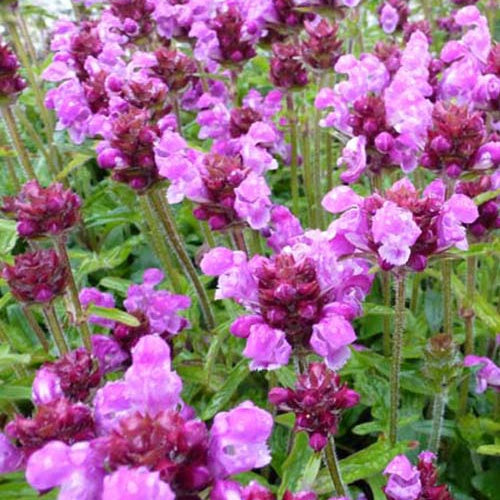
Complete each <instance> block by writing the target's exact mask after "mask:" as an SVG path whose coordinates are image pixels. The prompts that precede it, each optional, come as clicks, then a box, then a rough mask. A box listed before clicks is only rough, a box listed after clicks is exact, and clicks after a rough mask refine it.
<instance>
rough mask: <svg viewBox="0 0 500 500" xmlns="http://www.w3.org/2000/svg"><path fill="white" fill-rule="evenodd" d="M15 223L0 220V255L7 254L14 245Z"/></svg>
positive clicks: (15, 235) (15, 238) (15, 237)
mask: <svg viewBox="0 0 500 500" xmlns="http://www.w3.org/2000/svg"><path fill="white" fill-rule="evenodd" d="M16 225H17V224H16V221H13V220H9V219H0V255H6V254H8V253H9V252H10V251H11V250H12V249H13V248H14V245H15V244H16V241H17V229H16Z"/></svg>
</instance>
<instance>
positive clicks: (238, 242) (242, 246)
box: [231, 227, 249, 255]
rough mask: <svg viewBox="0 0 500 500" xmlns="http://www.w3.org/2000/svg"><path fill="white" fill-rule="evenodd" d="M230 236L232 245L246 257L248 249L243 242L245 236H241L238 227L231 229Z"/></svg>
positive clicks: (241, 233) (241, 232)
mask: <svg viewBox="0 0 500 500" xmlns="http://www.w3.org/2000/svg"><path fill="white" fill-rule="evenodd" d="M231 234H232V236H233V240H234V244H235V245H236V248H237V249H238V250H240V251H241V252H245V253H246V254H247V255H249V253H248V247H247V243H246V241H245V235H244V234H243V231H242V230H241V228H240V227H233V228H232V229H231Z"/></svg>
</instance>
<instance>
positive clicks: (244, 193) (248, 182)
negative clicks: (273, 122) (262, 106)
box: [156, 124, 272, 230]
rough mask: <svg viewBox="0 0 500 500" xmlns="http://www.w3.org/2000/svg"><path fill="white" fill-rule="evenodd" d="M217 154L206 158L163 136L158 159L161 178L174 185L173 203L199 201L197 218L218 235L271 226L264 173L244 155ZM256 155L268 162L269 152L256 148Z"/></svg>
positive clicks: (178, 140) (171, 189) (170, 195)
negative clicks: (235, 229)
mask: <svg viewBox="0 0 500 500" xmlns="http://www.w3.org/2000/svg"><path fill="white" fill-rule="evenodd" d="M256 125H257V124H254V125H252V127H255V126H256ZM251 133H252V132H251V131H250V132H249V134H248V135H249V136H250V134H251ZM271 133H272V131H271ZM213 149H215V150H214V151H212V152H210V153H206V154H203V153H201V152H199V151H197V150H193V149H189V148H188V147H187V143H186V142H185V141H184V139H183V138H182V137H180V136H179V135H178V134H176V133H173V132H169V131H165V132H164V134H163V136H162V139H161V141H160V143H159V144H158V146H157V148H156V159H157V163H158V165H159V167H160V174H161V175H162V176H164V177H166V178H168V179H169V180H170V181H171V185H170V187H169V189H168V200H169V202H170V203H178V202H180V201H181V200H182V199H183V198H184V197H186V198H189V199H191V200H193V201H195V202H196V203H197V204H198V206H197V207H196V209H195V210H194V215H195V217H197V218H198V219H200V220H207V221H208V224H209V225H210V227H211V228H212V229H214V230H221V229H225V228H226V227H228V226H230V225H234V224H241V223H243V222H246V223H248V225H249V226H250V227H252V228H253V229H262V228H263V227H265V226H266V225H267V223H268V221H269V218H270V213H269V212H270V209H271V200H270V197H269V196H270V194H271V191H270V189H269V187H268V186H267V183H266V180H265V178H264V177H263V175H262V171H261V172H255V171H253V170H252V168H251V167H250V166H249V165H247V164H245V160H246V158H245V156H244V154H243V153H244V152H243V151H242V154H239V152H235V153H232V152H231V151H227V152H226V151H225V150H224V149H223V150H221V151H220V152H219V151H217V149H216V146H214V148H213ZM256 150H259V151H258V152H260V153H262V154H261V155H259V156H258V158H260V157H261V156H262V155H265V156H267V157H269V154H268V153H267V152H266V151H265V150H263V149H261V148H253V151H254V152H255V151H256ZM259 167H262V164H259Z"/></svg>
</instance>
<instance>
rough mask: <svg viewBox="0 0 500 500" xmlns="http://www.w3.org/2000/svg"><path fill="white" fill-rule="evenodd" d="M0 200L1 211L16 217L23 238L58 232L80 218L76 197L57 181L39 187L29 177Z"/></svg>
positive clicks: (68, 227)
mask: <svg viewBox="0 0 500 500" xmlns="http://www.w3.org/2000/svg"><path fill="white" fill-rule="evenodd" d="M3 203H4V204H3V206H2V211H4V212H7V214H12V216H13V217H14V218H15V219H16V220H17V232H18V233H19V236H22V237H24V238H37V237H40V236H48V235H50V236H54V235H59V234H61V233H63V232H64V231H67V230H68V229H70V228H71V227H73V226H74V225H75V224H77V223H78V222H79V221H80V206H81V200H80V197H79V196H78V195H77V194H75V193H73V191H71V190H70V189H64V188H63V185H62V184H60V183H55V184H52V185H50V186H49V187H47V188H43V187H41V186H40V184H39V183H38V181H36V180H33V181H29V182H27V183H26V184H24V186H23V187H22V189H21V191H20V192H19V193H18V195H17V196H15V197H6V198H4V200H3Z"/></svg>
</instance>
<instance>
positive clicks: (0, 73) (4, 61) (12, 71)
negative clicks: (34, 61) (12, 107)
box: [0, 39, 26, 100]
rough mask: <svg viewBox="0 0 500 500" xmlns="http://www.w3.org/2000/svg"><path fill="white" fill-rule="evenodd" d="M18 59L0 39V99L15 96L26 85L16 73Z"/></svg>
mask: <svg viewBox="0 0 500 500" xmlns="http://www.w3.org/2000/svg"><path fill="white" fill-rule="evenodd" d="M18 70H19V61H18V60H17V57H16V55H15V54H14V52H12V50H11V49H10V47H9V46H8V45H7V44H4V43H2V40H1V39H0V100H1V99H5V98H7V99H11V98H13V97H15V96H16V95H17V94H18V93H19V92H21V91H22V90H23V89H24V88H25V87H26V82H25V81H24V80H23V79H22V78H21V76H20V75H19V73H18Z"/></svg>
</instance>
